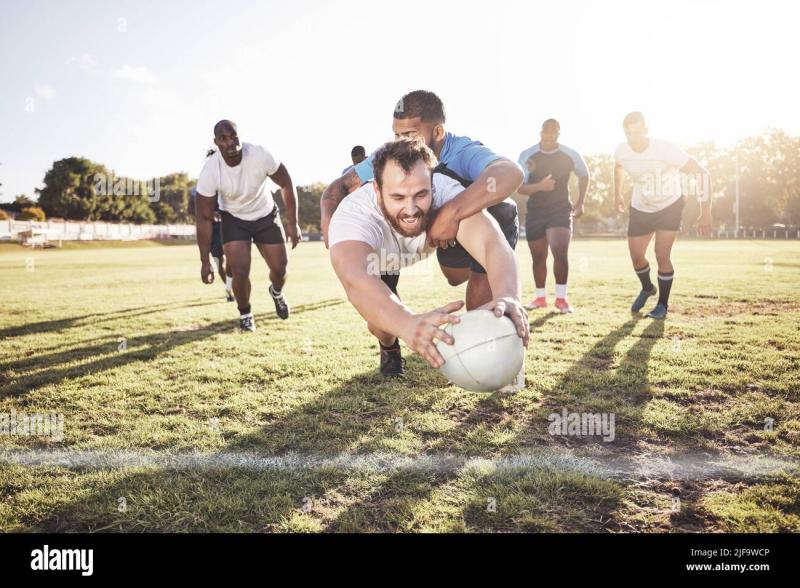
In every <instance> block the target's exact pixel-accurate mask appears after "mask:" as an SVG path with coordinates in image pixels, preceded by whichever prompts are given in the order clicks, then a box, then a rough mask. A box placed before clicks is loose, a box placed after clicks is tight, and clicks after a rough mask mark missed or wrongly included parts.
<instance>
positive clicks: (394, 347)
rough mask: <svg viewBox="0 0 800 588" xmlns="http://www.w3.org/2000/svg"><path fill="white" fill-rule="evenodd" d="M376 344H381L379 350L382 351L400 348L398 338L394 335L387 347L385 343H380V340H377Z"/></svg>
mask: <svg viewBox="0 0 800 588" xmlns="http://www.w3.org/2000/svg"><path fill="white" fill-rule="evenodd" d="M378 345H380V346H381V350H382V351H396V350H397V349H400V339H398V338H397V337H395V339H394V343H392V344H391V345H389V346H388V347H387V346H386V345H384V344H383V343H381V342H380V341H378Z"/></svg>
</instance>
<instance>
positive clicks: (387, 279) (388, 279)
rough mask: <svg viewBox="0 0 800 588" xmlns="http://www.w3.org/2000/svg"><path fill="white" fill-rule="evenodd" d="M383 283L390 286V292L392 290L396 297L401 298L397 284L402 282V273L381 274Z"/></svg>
mask: <svg viewBox="0 0 800 588" xmlns="http://www.w3.org/2000/svg"><path fill="white" fill-rule="evenodd" d="M381 281H382V282H383V283H384V284H386V285H387V286H389V290H391V291H392V292H393V293H394V294H395V296H399V294H398V293H397V283H398V282H399V281H400V272H398V273H396V274H381Z"/></svg>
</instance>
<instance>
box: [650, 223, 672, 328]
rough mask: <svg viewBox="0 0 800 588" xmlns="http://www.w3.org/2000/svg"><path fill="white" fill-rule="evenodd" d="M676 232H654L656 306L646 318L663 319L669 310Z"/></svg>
mask: <svg viewBox="0 0 800 588" xmlns="http://www.w3.org/2000/svg"><path fill="white" fill-rule="evenodd" d="M677 236H678V231H662V230H659V231H656V245H655V251H656V261H657V262H658V304H657V305H656V308H655V309H654V310H653V311H652V312H650V313H649V314H648V315H647V316H649V317H651V318H665V317H666V313H667V309H668V308H669V295H670V292H671V290H672V280H673V277H674V276H675V269H674V267H673V266H672V258H671V255H672V246H673V245H674V244H675V239H676V237H677Z"/></svg>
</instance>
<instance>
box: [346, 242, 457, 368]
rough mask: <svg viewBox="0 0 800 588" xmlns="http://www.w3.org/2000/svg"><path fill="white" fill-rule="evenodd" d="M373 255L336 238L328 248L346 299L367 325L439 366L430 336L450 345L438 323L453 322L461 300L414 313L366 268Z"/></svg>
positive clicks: (439, 358) (357, 244) (360, 245)
mask: <svg viewBox="0 0 800 588" xmlns="http://www.w3.org/2000/svg"><path fill="white" fill-rule="evenodd" d="M374 254H375V250H374V249H373V248H372V247H370V246H369V245H368V244H366V243H363V242H361V241H340V242H338V243H336V244H335V245H334V246H333V247H332V248H331V262H332V264H333V269H334V271H335V272H336V275H337V277H338V278H339V281H340V282H341V283H342V285H343V286H344V289H345V292H346V293H347V299H348V300H349V301H350V303H351V304H352V305H353V306H354V307H355V309H356V310H357V311H358V314H360V315H361V316H362V317H364V319H365V320H366V321H367V322H368V323H369V324H370V325H372V326H374V327H377V328H378V329H380V330H381V331H385V332H387V333H391V334H393V335H396V336H398V337H400V338H401V339H403V341H405V342H406V344H407V345H408V346H409V347H410V348H411V349H413V350H414V351H416V352H417V353H419V354H420V355H422V356H423V357H424V358H425V359H426V361H427V362H428V363H429V364H430V365H431V366H433V367H435V368H438V367H441V366H442V365H444V360H443V359H442V356H441V355H440V354H439V351H438V350H437V349H436V345H435V344H434V339H440V340H442V341H444V342H445V343H448V344H451V345H452V343H453V338H452V337H451V336H450V335H448V334H447V333H446V332H445V331H443V330H442V329H439V328H438V326H439V325H441V324H444V323H457V322H458V321H459V319H458V317H457V316H455V315H452V314H450V313H451V312H455V311H456V310H458V309H460V308H461V307H462V306H463V302H461V301H459V302H451V303H450V304H448V305H447V306H445V307H443V308H440V309H437V310H434V311H431V312H428V313H425V314H414V313H413V312H411V310H410V309H409V308H408V307H407V306H406V305H405V304H403V303H402V302H401V301H400V299H399V298H398V297H397V296H396V295H395V294H394V293H393V292H392V291H391V290H390V289H389V288H388V286H386V284H384V283H383V281H382V280H381V278H380V276H379V275H376V274H374V273H370V272H369V271H368V267H369V256H370V255H374Z"/></svg>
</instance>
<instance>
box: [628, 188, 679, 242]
mask: <svg viewBox="0 0 800 588" xmlns="http://www.w3.org/2000/svg"><path fill="white" fill-rule="evenodd" d="M685 205H686V197H685V196H681V197H680V198H678V199H677V200H676V201H675V202H673V203H672V204H670V205H669V206H667V207H666V208H664V209H662V210H657V211H656V212H642V211H641V210H636V209H635V208H633V207H631V209H630V217H629V218H628V237H641V236H643V235H649V234H650V233H655V232H656V231H680V230H681V218H682V217H683V207H684V206H685Z"/></svg>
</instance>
